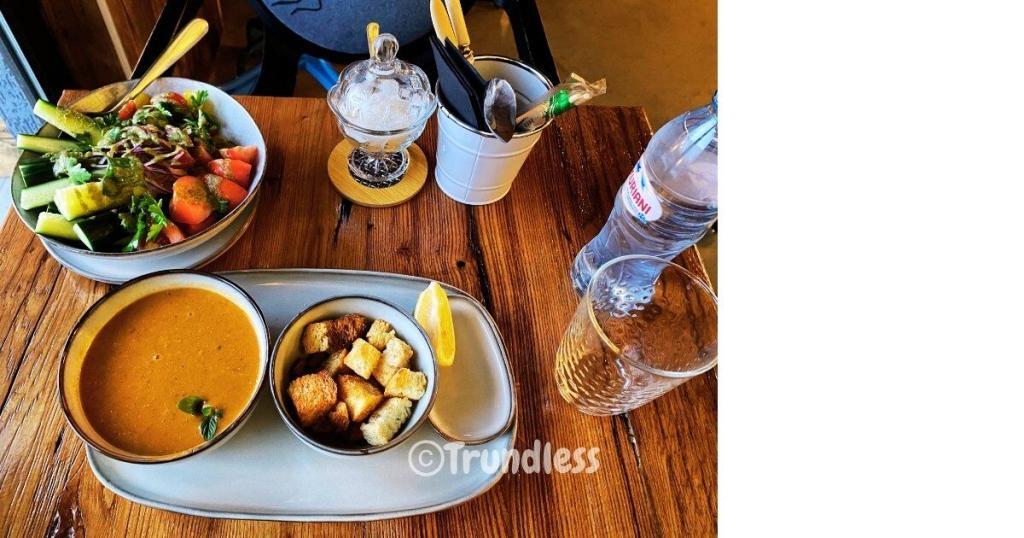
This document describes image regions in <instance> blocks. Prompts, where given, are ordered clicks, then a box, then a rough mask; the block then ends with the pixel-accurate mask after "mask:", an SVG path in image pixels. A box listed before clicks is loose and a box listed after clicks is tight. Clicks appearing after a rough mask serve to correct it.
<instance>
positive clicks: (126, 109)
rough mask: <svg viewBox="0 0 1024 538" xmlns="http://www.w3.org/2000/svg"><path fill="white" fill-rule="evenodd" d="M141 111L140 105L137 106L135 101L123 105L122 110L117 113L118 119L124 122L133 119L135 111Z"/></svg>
mask: <svg viewBox="0 0 1024 538" xmlns="http://www.w3.org/2000/svg"><path fill="white" fill-rule="evenodd" d="M138 109H139V105H136V104H135V101H128V102H127V103H125V104H123V105H121V110H118V111H117V119H119V120H121V121H124V120H130V119H132V116H134V115H135V111H136V110H138Z"/></svg>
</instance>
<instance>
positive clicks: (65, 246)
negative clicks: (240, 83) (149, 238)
mask: <svg viewBox="0 0 1024 538" xmlns="http://www.w3.org/2000/svg"><path fill="white" fill-rule="evenodd" d="M114 85H121V86H124V91H125V92H127V91H128V89H129V88H130V86H131V85H133V81H125V82H118V83H115V84H114ZM198 90H206V92H207V94H208V95H209V99H208V101H207V102H208V103H209V106H210V107H211V109H212V112H213V115H214V116H215V117H216V118H217V121H218V122H219V123H220V129H221V130H220V133H221V135H222V136H224V138H226V139H228V140H230V141H232V142H234V143H235V144H236V145H239V146H255V147H256V148H257V151H258V155H257V161H256V164H254V165H253V170H252V178H251V180H250V184H249V192H248V194H247V195H246V197H245V199H243V200H242V203H240V204H239V205H238V206H237V207H235V208H234V209H232V210H231V211H230V212H228V214H227V215H224V217H222V218H221V219H220V220H218V221H217V222H216V223H214V224H213V225H212V226H210V227H209V228H207V229H206V230H203V231H202V232H199V233H197V234H195V235H193V236H191V237H188V238H186V239H185V240H184V241H181V242H179V243H174V244H171V245H165V246H162V247H159V248H155V249H151V250H143V251H137V252H94V251H91V250H88V249H86V248H82V246H81V245H80V244H76V243H75V242H72V241H64V240H61V239H54V238H51V237H45V236H42V235H38V234H37V237H38V238H39V240H40V241H42V242H43V244H44V245H45V246H46V248H47V250H50V251H51V252H56V253H57V254H58V255H59V258H58V261H60V262H61V263H63V264H65V265H68V266H69V267H70V268H71V269H73V270H76V272H79V273H80V274H86V275H89V276H90V277H91V278H94V277H99V278H98V279H99V280H103V281H105V282H124V281H126V280H130V279H132V278H135V277H138V276H141V275H144V274H146V273H150V272H153V271H159V270H169V269H184V268H188V267H191V266H201V265H202V263H199V264H197V263H196V261H195V260H194V259H193V258H195V256H191V257H190V256H182V255H183V254H184V253H186V252H189V251H191V250H193V249H196V248H197V247H199V246H201V245H203V244H204V243H206V242H207V241H210V240H211V239H213V238H215V237H218V236H220V235H221V234H223V233H225V232H228V233H230V232H229V228H231V224H232V223H233V222H234V221H235V220H236V219H237V218H238V217H239V216H241V215H243V214H245V213H246V209H247V208H248V207H249V206H250V205H251V204H253V203H254V201H255V200H256V198H257V196H256V195H257V193H258V192H259V189H260V186H261V185H262V183H263V175H264V172H266V169H267V144H266V142H265V141H264V140H263V135H262V134H261V133H260V130H259V127H257V126H256V122H255V121H253V119H252V116H250V115H249V112H248V111H247V110H245V107H243V106H242V105H241V104H239V102H238V101H236V100H235V99H234V98H233V97H231V96H230V95H228V94H226V93H224V92H223V91H222V90H221V89H220V88H217V87H216V86H212V85H210V84H206V83H205V82H199V81H197V80H191V79H187V78H177V77H164V78H159V79H157V80H156V81H154V82H153V83H152V84H150V85H149V87H148V88H146V93H147V94H149V95H156V94H158V93H163V92H172V91H173V92H178V93H184V92H186V91H198ZM71 107H72V108H74V105H71ZM36 134H37V135H39V136H46V137H57V136H58V135H60V131H59V130H58V129H57V128H56V127H54V126H52V125H49V124H46V125H44V126H43V128H42V129H40V130H39V132H38V133H36ZM26 155H30V156H33V157H34V156H37V154H35V153H32V152H22V155H21V157H20V158H19V159H18V161H19V163H20V162H21V161H22V160H23V159H25V157H26ZM22 188H23V183H22V179H21V173H20V172H19V170H18V168H17V167H15V169H14V172H13V174H12V177H11V195H12V200H13V201H14V203H13V206H14V208H15V210H16V211H17V213H18V216H19V217H20V218H21V221H22V222H24V223H25V225H26V226H28V228H29V230H35V227H36V216H37V215H38V213H39V212H40V210H29V211H26V210H24V209H22V208H21V207H20V205H19V204H18V203H17V201H18V200H19V199H20V198H21V190H22ZM33 233H34V232H33ZM211 259H212V258H211ZM205 261H209V260H205Z"/></svg>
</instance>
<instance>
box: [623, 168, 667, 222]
mask: <svg viewBox="0 0 1024 538" xmlns="http://www.w3.org/2000/svg"><path fill="white" fill-rule="evenodd" d="M642 162H643V159H641V160H640V162H638V163H636V167H634V168H633V172H632V173H630V174H629V177H628V178H626V184H625V185H624V186H623V187H625V188H623V189H622V198H623V200H622V201H623V202H625V203H624V204H623V205H624V206H625V207H626V210H628V211H629V213H630V214H631V215H633V217H635V218H636V219H638V220H639V221H640V222H654V221H656V220H658V219H659V218H661V202H659V201H658V193H656V192H654V187H653V186H652V185H651V182H650V181H649V180H648V179H647V174H644V168H643V166H642V165H641V163H642Z"/></svg>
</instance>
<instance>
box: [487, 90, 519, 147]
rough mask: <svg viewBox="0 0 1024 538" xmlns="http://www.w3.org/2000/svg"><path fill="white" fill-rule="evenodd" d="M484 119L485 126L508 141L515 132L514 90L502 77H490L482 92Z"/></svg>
mask: <svg viewBox="0 0 1024 538" xmlns="http://www.w3.org/2000/svg"><path fill="white" fill-rule="evenodd" d="M484 119H485V120H487V128H488V129H490V130H491V132H493V133H494V134H496V135H498V138H500V139H502V140H504V141H505V142H508V141H509V140H512V135H514V134H515V132H516V92H515V91H514V90H512V86H511V85H510V84H509V83H508V81H507V80H505V79H503V78H492V79H491V80H490V82H488V83H487V92H486V93H484Z"/></svg>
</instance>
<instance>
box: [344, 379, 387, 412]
mask: <svg viewBox="0 0 1024 538" xmlns="http://www.w3.org/2000/svg"><path fill="white" fill-rule="evenodd" d="M338 387H339V394H341V398H342V400H344V402H345V405H347V406H348V419H349V421H351V422H362V421H364V420H366V417H368V416H370V413H372V412H373V410H374V409H375V408H376V407H377V404H379V403H380V401H381V400H383V399H384V395H383V394H381V392H380V391H379V390H377V387H374V386H373V384H372V383H370V382H369V381H366V380H364V379H362V378H360V377H359V376H354V375H341V376H338Z"/></svg>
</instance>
